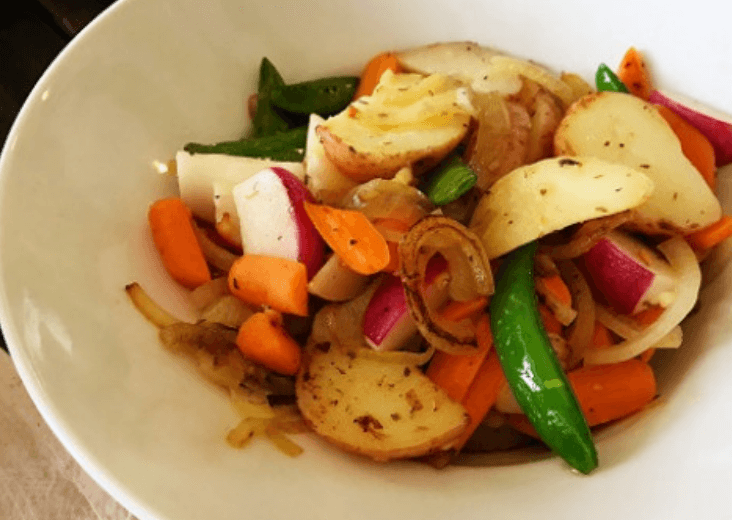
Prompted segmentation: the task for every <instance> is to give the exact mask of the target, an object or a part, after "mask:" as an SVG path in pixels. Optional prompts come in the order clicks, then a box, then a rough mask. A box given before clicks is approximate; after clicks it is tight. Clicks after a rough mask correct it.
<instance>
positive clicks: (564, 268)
mask: <svg viewBox="0 0 732 520" xmlns="http://www.w3.org/2000/svg"><path fill="white" fill-rule="evenodd" d="M559 270H560V272H561V274H562V278H563V279H564V280H565V281H566V282H567V285H568V286H569V291H570V293H571V294H572V301H573V302H574V305H575V307H577V318H575V320H574V323H573V324H572V329H571V330H570V332H569V335H568V336H567V345H568V346H569V349H570V351H571V355H570V356H569V359H568V360H567V365H568V366H569V367H573V366H575V365H577V364H578V363H579V362H580V361H582V358H583V357H584V355H585V352H586V351H587V348H588V347H589V346H590V343H591V342H592V335H593V333H594V331H595V299H594V298H593V297H592V291H591V290H590V286H589V284H588V283H587V280H586V279H585V277H584V275H583V274H582V271H580V270H579V269H578V268H577V266H576V265H574V263H573V262H571V261H565V262H561V263H560V264H559Z"/></svg>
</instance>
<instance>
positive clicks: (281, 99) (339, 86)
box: [271, 76, 358, 116]
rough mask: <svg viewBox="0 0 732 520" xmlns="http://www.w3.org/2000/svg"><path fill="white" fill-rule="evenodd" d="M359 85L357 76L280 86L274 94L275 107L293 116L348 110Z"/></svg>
mask: <svg viewBox="0 0 732 520" xmlns="http://www.w3.org/2000/svg"><path fill="white" fill-rule="evenodd" d="M357 86H358V78H357V77H355V76H338V77H331V78H322V79H316V80H312V81H305V82H303V83H295V84H293V85H281V86H279V87H277V88H276V89H274V90H273V91H272V97H271V101H272V104H273V105H274V106H276V107H278V108H280V109H282V110H286V111H287V112H292V113H293V114H312V113H316V114H319V115H321V116H327V115H331V114H335V113H336V112H340V111H341V110H343V109H345V108H346V107H347V106H348V104H349V103H350V102H351V100H352V99H353V95H354V94H355V93H356V87H357Z"/></svg>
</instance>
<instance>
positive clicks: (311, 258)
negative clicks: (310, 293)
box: [271, 166, 325, 280]
mask: <svg viewBox="0 0 732 520" xmlns="http://www.w3.org/2000/svg"><path fill="white" fill-rule="evenodd" d="M271 170H272V171H273V172H274V173H275V175H277V177H279V179H280V180H281V181H282V184H283V185H284V187H285V189H286V190H287V195H288V196H289V197H290V202H291V203H292V208H293V211H294V213H295V214H294V218H295V221H296V222H297V230H298V237H297V241H298V245H299V250H300V258H299V260H300V262H302V263H303V264H305V267H307V270H308V280H310V279H311V278H312V277H313V276H315V273H317V272H318V270H319V269H320V268H321V267H322V266H323V263H324V262H325V242H324V241H323V239H322V238H321V236H320V233H318V231H317V230H316V229H315V226H314V225H313V223H312V221H311V220H310V217H308V214H307V213H306V212H305V206H304V205H303V204H304V202H305V201H308V202H313V203H314V202H315V198H314V197H313V195H312V194H311V193H310V191H308V189H307V188H306V187H305V185H304V184H303V183H302V181H301V180H300V179H298V178H297V177H295V175H294V174H292V173H291V172H289V171H288V170H286V169H285V168H280V167H279V166H274V167H272V168H271Z"/></svg>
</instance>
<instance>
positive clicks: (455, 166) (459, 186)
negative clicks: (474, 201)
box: [427, 155, 478, 206]
mask: <svg viewBox="0 0 732 520" xmlns="http://www.w3.org/2000/svg"><path fill="white" fill-rule="evenodd" d="M477 181H478V176H477V175H476V174H475V172H474V171H473V170H472V169H470V167H469V166H468V165H467V164H465V163H464V162H463V161H462V160H461V159H460V157H458V156H457V155H455V156H453V157H452V158H451V159H449V160H447V161H445V163H444V164H443V165H441V166H440V167H439V169H438V170H437V171H436V172H435V173H434V174H433V176H432V179H431V181H430V184H429V186H428V187H427V197H428V198H429V199H430V201H432V204H434V205H435V206H444V205H445V204H449V203H450V202H452V201H454V200H455V199H458V198H460V196H461V195H463V194H465V193H466V192H467V191H468V190H469V189H470V188H472V187H473V186H475V183H476V182H477Z"/></svg>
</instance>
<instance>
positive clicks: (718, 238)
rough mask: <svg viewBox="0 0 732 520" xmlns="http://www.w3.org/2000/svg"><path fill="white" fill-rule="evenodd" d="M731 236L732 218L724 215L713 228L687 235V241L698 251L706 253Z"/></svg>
mask: <svg viewBox="0 0 732 520" xmlns="http://www.w3.org/2000/svg"><path fill="white" fill-rule="evenodd" d="M730 236H732V217H730V216H729V215H724V216H723V217H722V218H721V219H719V220H718V221H717V222H715V223H714V224H712V225H711V226H707V227H705V228H704V229H700V230H699V231H695V232H694V233H691V234H690V235H686V241H687V242H688V243H689V245H690V246H691V247H693V248H694V249H696V250H697V251H704V250H708V249H711V248H712V247H714V246H716V245H718V244H720V243H721V242H722V241H723V240H725V239H727V238H729V237H730Z"/></svg>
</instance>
